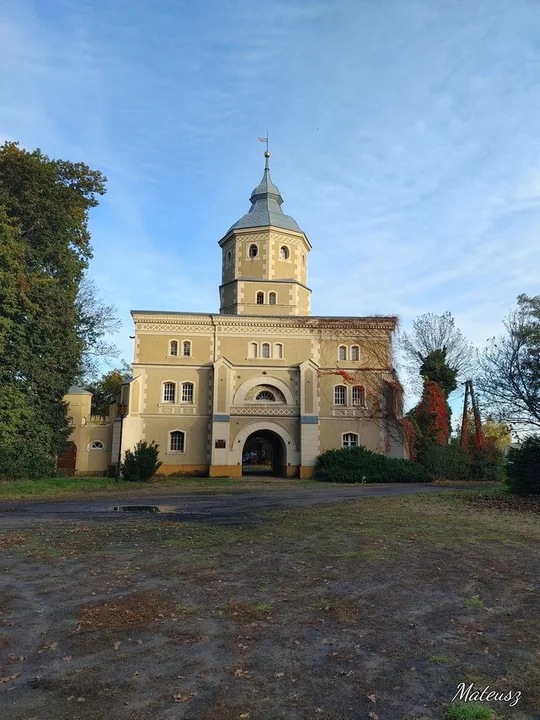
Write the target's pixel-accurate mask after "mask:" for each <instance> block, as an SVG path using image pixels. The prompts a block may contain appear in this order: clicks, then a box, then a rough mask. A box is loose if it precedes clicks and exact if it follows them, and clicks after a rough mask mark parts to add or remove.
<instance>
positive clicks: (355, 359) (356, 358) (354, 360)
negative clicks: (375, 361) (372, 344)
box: [350, 345, 360, 362]
mask: <svg viewBox="0 0 540 720" xmlns="http://www.w3.org/2000/svg"><path fill="white" fill-rule="evenodd" d="M355 351H356V357H353V355H354V354H355ZM350 352H351V361H352V362H358V361H359V360H360V348H359V346H358V345H351V347H350Z"/></svg>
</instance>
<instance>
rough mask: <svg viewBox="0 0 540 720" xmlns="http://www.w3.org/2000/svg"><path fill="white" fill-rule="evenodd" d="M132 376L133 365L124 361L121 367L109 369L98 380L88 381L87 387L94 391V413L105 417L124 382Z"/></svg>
mask: <svg viewBox="0 0 540 720" xmlns="http://www.w3.org/2000/svg"><path fill="white" fill-rule="evenodd" d="M131 376H132V372H131V367H130V366H129V365H128V364H127V363H126V362H125V361H123V362H122V366H121V367H119V368H114V369H113V370H109V371H108V372H106V373H105V374H104V375H102V376H101V377H100V378H99V380H97V382H92V383H87V384H86V385H85V388H86V390H88V391H89V392H91V393H92V415H101V416H103V417H105V416H106V415H107V413H108V412H109V405H110V404H111V403H113V402H115V400H116V398H117V395H118V394H119V392H120V390H121V389H122V383H124V382H125V381H126V380H129V379H130V378H131Z"/></svg>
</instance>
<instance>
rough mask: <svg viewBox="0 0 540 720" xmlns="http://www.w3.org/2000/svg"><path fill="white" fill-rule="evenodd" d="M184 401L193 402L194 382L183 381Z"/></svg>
mask: <svg viewBox="0 0 540 720" xmlns="http://www.w3.org/2000/svg"><path fill="white" fill-rule="evenodd" d="M182 402H184V403H192V402H193V383H190V382H187V383H182Z"/></svg>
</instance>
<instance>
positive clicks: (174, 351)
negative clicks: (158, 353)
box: [169, 340, 178, 355]
mask: <svg viewBox="0 0 540 720" xmlns="http://www.w3.org/2000/svg"><path fill="white" fill-rule="evenodd" d="M169 355H178V342H177V341H176V340H171V342H170V343H169Z"/></svg>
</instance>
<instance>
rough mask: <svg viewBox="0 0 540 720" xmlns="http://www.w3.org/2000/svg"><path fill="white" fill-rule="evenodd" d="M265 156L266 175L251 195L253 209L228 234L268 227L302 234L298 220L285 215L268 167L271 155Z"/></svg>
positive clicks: (279, 194)
mask: <svg viewBox="0 0 540 720" xmlns="http://www.w3.org/2000/svg"><path fill="white" fill-rule="evenodd" d="M264 155H265V157H266V162H265V166H264V175H263V178H262V180H261V182H260V183H259V184H258V185H257V187H256V188H255V190H254V191H253V192H252V193H251V197H250V198H249V200H250V202H251V207H250V209H249V211H248V212H247V213H246V214H245V215H243V216H242V217H241V218H240V220H238V222H235V223H234V225H232V226H231V227H230V228H229V229H228V230H227V234H228V233H230V231H231V230H235V229H240V228H253V227H265V226H267V225H273V226H274V227H279V228H284V229H285V230H293V231H295V232H302V231H301V230H300V228H299V227H298V224H297V222H296V220H295V219H294V218H292V217H290V215H285V214H284V213H283V210H282V209H281V205H282V203H283V198H282V197H281V193H280V192H279V190H278V188H277V186H276V185H274V183H273V182H272V179H271V177H270V168H269V167H268V158H269V157H270V153H269V152H265V154H264Z"/></svg>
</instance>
